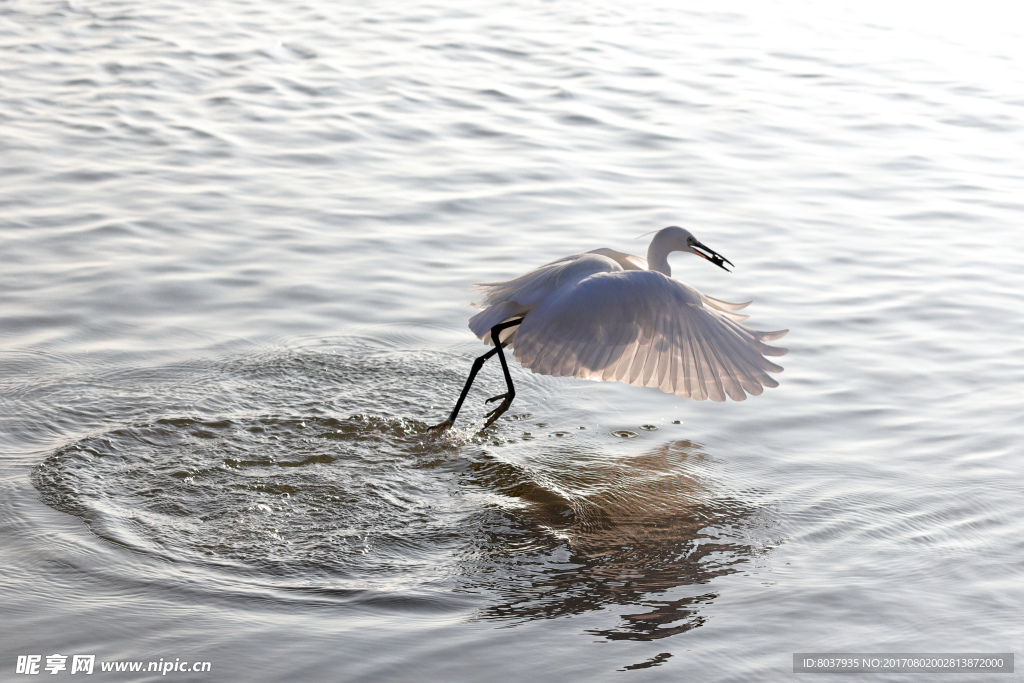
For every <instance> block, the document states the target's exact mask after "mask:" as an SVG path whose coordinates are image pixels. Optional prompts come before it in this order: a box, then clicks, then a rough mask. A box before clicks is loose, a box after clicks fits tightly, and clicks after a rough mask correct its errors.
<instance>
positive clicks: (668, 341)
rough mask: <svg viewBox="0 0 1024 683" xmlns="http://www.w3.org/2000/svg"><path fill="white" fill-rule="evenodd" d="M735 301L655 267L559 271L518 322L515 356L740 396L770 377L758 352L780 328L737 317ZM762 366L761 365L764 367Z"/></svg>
mask: <svg viewBox="0 0 1024 683" xmlns="http://www.w3.org/2000/svg"><path fill="white" fill-rule="evenodd" d="M735 308H738V306H737V305H735V304H727V303H725V302H720V301H717V300H715V299H710V298H709V297H705V296H704V295H702V294H701V293H700V292H698V291H697V290H696V289H694V288H693V287H690V286H688V285H685V284H683V283H682V282H679V281H678V280H674V279H672V278H670V277H666V276H665V275H663V274H661V273H658V272H654V271H641V270H628V271H617V272H602V273H596V274H593V275H590V276H589V277H585V278H583V279H581V280H575V281H567V282H565V284H564V286H561V287H559V288H557V289H556V290H555V291H552V292H549V293H548V294H547V295H546V296H545V297H544V298H543V299H541V300H540V301H538V302H537V303H536V304H535V305H534V306H533V307H532V308H531V309H530V311H529V315H527V316H526V318H525V319H524V320H523V323H522V325H520V326H519V328H518V330H517V331H516V334H515V338H514V341H513V344H514V347H515V356H516V359H518V360H519V362H520V363H521V364H522V365H523V366H524V367H527V368H530V369H531V370H533V371H534V372H538V373H543V374H546V375H555V376H562V377H579V378H581V379H592V380H604V381H608V380H614V381H618V382H625V383H627V384H632V385H635V386H645V387H657V388H659V389H661V390H662V391H664V392H667V393H674V394H676V395H677V396H680V397H683V398H686V397H689V398H694V399H697V400H704V399H708V398H710V399H711V400H713V401H724V400H725V397H726V396H727V395H728V396H729V397H730V398H732V399H733V400H736V401H742V400H743V399H745V398H746V397H747V396H746V395H747V394H748V393H749V394H753V395H755V396H756V395H759V394H760V393H761V392H762V391H764V387H775V386H778V382H776V381H775V380H774V379H772V378H771V377H770V376H769V375H768V374H767V372H780V371H781V370H782V368H781V367H779V366H778V365H776V364H774V363H772V362H771V361H769V360H768V359H766V358H765V357H764V356H766V355H767V356H780V355H782V354H784V353H786V349H781V348H777V347H772V346H768V345H767V344H764V343H763V342H764V341H765V340H771V339H777V338H779V337H781V336H782V335H784V334H785V333H786V331H785V330H781V331H779V332H758V331H755V330H751V329H750V328H748V327H746V326H744V325H742V324H740V322H739V320H740V319H742V318H743V317H744V316H741V315H740V314H736V313H731V310H732V309H735ZM766 371H767V372H766Z"/></svg>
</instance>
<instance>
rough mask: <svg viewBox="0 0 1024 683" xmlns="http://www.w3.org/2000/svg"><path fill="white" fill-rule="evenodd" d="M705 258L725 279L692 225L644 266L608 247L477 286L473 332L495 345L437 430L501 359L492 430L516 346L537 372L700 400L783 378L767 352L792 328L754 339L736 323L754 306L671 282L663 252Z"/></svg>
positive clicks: (652, 252)
mask: <svg viewBox="0 0 1024 683" xmlns="http://www.w3.org/2000/svg"><path fill="white" fill-rule="evenodd" d="M675 251H682V252H687V253H690V254H695V255H697V256H700V257H702V258H704V259H706V260H708V261H710V262H711V263H713V264H715V265H716V266H719V267H721V268H722V269H723V270H725V271H726V272H729V269H728V268H726V267H725V264H726V263H728V264H729V265H733V263H732V261H729V260H728V259H726V258H725V257H723V256H721V255H720V254H718V253H717V252H716V251H714V250H713V249H710V248H708V247H706V246H704V245H703V244H701V243H700V242H699V241H697V239H696V238H695V237H694V236H693V235H692V234H690V232H689V231H688V230H684V229H682V228H679V227H676V226H672V227H668V228H665V229H663V230H659V231H658V233H657V234H656V235H655V236H654V239H652V240H651V245H650V247H649V248H648V249H647V260H646V261H644V259H642V258H640V257H638V256H633V255H632V254H624V253H622V252H619V251H615V250H613V249H595V250H593V251H588V252H586V253H583V254H574V255H572V256H566V257H565V258H561V259H558V260H557V261H552V262H551V263H548V264H547V265H544V266H541V267H539V268H535V269H533V270H531V271H530V272H528V273H525V274H523V275H520V276H519V277H517V278H513V279H511V280H505V281H504V282H483V283H480V284H478V285H476V286H477V287H478V288H479V289H481V290H482V291H483V292H484V300H483V303H482V304H476V305H477V306H479V307H480V308H483V309H484V310H482V311H481V312H480V313H477V314H476V315H474V316H473V317H472V318H470V320H469V328H470V329H471V330H472V331H473V333H474V334H476V336H478V337H480V339H482V340H483V341H484V343H485V344H488V345H494V348H493V349H491V350H490V351H488V352H487V353H485V354H484V355H482V356H480V357H479V358H477V359H476V360H475V361H474V362H473V367H472V369H471V370H470V373H469V378H468V379H467V380H466V384H465V386H464V387H463V389H462V394H461V395H460V396H459V400H458V402H456V404H455V409H454V410H452V412H451V415H449V416H448V419H447V420H445V421H444V422H442V423H441V424H439V425H436V426H434V427H432V428H431V430H432V431H434V432H441V431H443V430H445V429H447V428H449V427H451V426H452V424H453V423H454V422H455V418H456V416H457V415H458V414H459V409H460V408H462V402H463V401H464V400H465V399H466V394H467V393H469V388H470V387H471V386H472V384H473V379H474V378H475V377H476V374H477V372H479V371H480V368H481V367H483V364H484V362H485V361H486V360H487V359H488V358H490V357H491V356H493V355H495V354H497V355H498V359H499V360H500V361H501V369H502V371H503V372H504V374H505V383H506V385H507V387H508V391H507V392H506V393H504V394H501V395H499V396H495V397H493V398H489V399H487V402H488V403H490V402H491V401H496V400H498V399H501V403H500V404H499V405H498V407H497V408H495V409H494V410H492V411H491V412H489V413H488V414H487V417H488V420H487V422H486V424H484V428H486V427H488V426H489V425H490V424H491V423H493V422H494V421H495V420H496V419H498V417H499V416H500V415H501V414H502V413H504V412H505V411H506V410H508V407H509V405H511V403H512V399H514V398H515V388H514V387H513V385H512V376H511V375H510V374H509V371H508V364H507V362H506V361H505V354H504V353H503V352H502V347H512V348H513V349H514V351H515V358H516V360H518V361H519V363H520V364H521V365H522V366H523V367H525V368H529V369H530V370H532V371H533V372H538V373H541V374H545V375H555V376H558V377H579V378H581V379H590V380H596V381H608V380H614V381H616V382H625V383H627V384H632V385H634V386H644V387H656V388H658V389H661V390H662V391H664V392H667V393H673V394H675V395H677V396H679V397H681V398H694V399H697V400H698V401H703V400H704V399H711V400H712V401H724V400H725V397H726V396H728V397H729V398H731V399H733V400H735V401H742V400H744V399H745V398H746V397H747V394H753V395H754V396H757V395H759V394H760V393H761V392H762V391H764V387H776V386H778V382H776V381H775V380H774V379H772V378H771V377H770V376H769V375H768V374H767V372H781V371H782V368H781V367H780V366H778V365H776V364H775V363H772V362H771V361H769V360H768V359H767V358H765V356H781V355H783V354H784V353H786V349H783V348H778V347H774V346H768V345H767V344H765V343H764V342H765V341H770V340H772V339H778V338H779V337H781V336H783V335H784V334H786V332H788V330H779V331H777V332H759V331H756V330H752V329H750V328H748V327H746V326H745V325H742V324H740V322H741V321H743V320H746V319H747V318H748V317H749V316H746V315H743V314H741V313H736V311H738V310H740V309H741V308H744V307H745V306H748V305H749V304H750V302H749V301H748V302H747V303H743V304H732V303H728V302H725V301H719V300H718V299H713V298H711V297H709V296H707V295H705V294H702V293H701V292H699V291H698V290H696V289H694V288H693V287H690V286H689V285H687V284H684V283H682V282H680V281H679V280H675V279H673V278H672V270H671V268H669V265H668V255H669V254H671V253H672V252H675Z"/></svg>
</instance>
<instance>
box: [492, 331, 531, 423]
mask: <svg viewBox="0 0 1024 683" xmlns="http://www.w3.org/2000/svg"><path fill="white" fill-rule="evenodd" d="M521 322H523V319H522V318H520V319H519V320H516V321H515V324H516V325H518V324H519V323H521ZM505 327H511V326H510V325H508V324H507V323H503V324H502V325H495V326H494V327H492V328H491V339H492V340H493V341H494V350H495V351H497V352H498V360H500V361H501V371H502V372H504V373H505V386H507V387H508V391H507V392H505V393H504V394H499V395H497V396H492V397H490V398H489V399H487V400H486V401H485V403H490V402H491V401H497V400H498V399H499V398H500V399H501V403H499V404H498V407H497V408H495V409H494V410H492V411H491V412H489V413H487V422H485V423H484V426H483V428H484V429H487V428H488V427H490V426H491V425H492V424H494V421H495V420H497V419H498V418H499V417H501V414H502V413H504V412H505V411H506V410H508V407H509V406H510V405H512V399H514V398H515V397H516V388H515V387H514V386H512V375H510V374H509V372H508V363H507V362H506V361H505V352H504V351H502V350H501V342H500V341H498V335H500V334H501V331H502V330H503V329H505Z"/></svg>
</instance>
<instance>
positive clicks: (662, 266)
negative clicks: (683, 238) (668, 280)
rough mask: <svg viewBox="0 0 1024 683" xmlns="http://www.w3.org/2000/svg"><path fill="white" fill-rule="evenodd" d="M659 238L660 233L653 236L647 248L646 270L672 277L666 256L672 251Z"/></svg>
mask: <svg viewBox="0 0 1024 683" xmlns="http://www.w3.org/2000/svg"><path fill="white" fill-rule="evenodd" d="M659 238H661V233H658V234H657V235H655V236H654V239H653V240H651V246H649V247H647V269H648V270H656V271H658V272H659V273H662V274H663V275H667V276H669V277H672V269H671V268H670V267H669V265H668V255H669V254H670V253H672V249H671V248H670V247H669V245H668V244H666V241H665V240H664V239H659Z"/></svg>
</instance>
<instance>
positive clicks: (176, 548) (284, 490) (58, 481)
mask: <svg viewBox="0 0 1024 683" xmlns="http://www.w3.org/2000/svg"><path fill="white" fill-rule="evenodd" d="M420 431H421V427H420V426H418V425H413V424H410V423H408V422H406V421H404V420H400V419H382V418H378V417H363V416H353V417H350V418H347V419H335V418H281V417H256V418H248V419H243V418H236V419H224V420H197V419H189V418H183V419H162V420H157V421H155V422H152V423H149V424H144V425H138V426H133V427H126V428H123V429H117V430H114V431H111V432H107V433H104V434H101V435H97V436H93V437H90V438H87V439H84V440H82V441H79V442H77V443H74V444H71V445H69V446H66V447H64V448H61V449H59V450H57V451H56V452H54V453H53V454H52V455H50V456H49V457H48V458H46V460H44V461H43V462H42V463H41V464H40V465H39V466H38V467H37V468H36V470H35V473H34V483H35V485H36V487H37V488H38V489H39V490H40V492H41V493H42V496H43V500H44V501H45V502H46V503H48V504H49V505H51V506H53V507H55V508H57V509H60V510H63V511H65V512H69V513H71V514H75V515H78V516H80V517H82V518H83V519H84V520H85V521H86V522H87V523H88V524H89V526H90V528H91V529H92V530H93V531H94V532H95V533H96V534H97V535H99V536H101V537H104V538H107V539H108V540H112V541H115V542H117V543H120V544H123V545H127V546H130V547H133V548H137V549H141V550H146V551H148V552H155V553H159V554H161V555H166V556H168V557H171V558H173V559H174V560H175V561H182V560H188V559H191V560H195V561H201V562H203V563H210V562H215V563H222V564H244V565H247V566H250V567H253V568H257V569H259V570H260V571H262V572H268V573H272V574H284V575H287V574H290V573H293V572H301V573H302V574H303V575H304V576H309V574H310V572H311V571H312V572H313V573H314V574H315V573H317V572H322V573H325V574H330V575H332V576H334V577H359V576H363V577H364V578H365V577H367V576H370V575H374V574H376V572H377V571H378V570H380V569H381V567H382V566H386V567H387V568H388V572H387V573H388V574H389V575H391V576H392V577H393V576H394V575H395V574H396V573H401V571H402V570H403V568H416V569H417V570H419V571H422V570H423V569H424V564H425V563H424V559H425V557H426V556H429V555H430V554H431V553H432V552H434V551H436V549H437V548H438V547H439V546H444V545H445V544H446V543H447V542H448V541H449V540H451V539H452V529H454V528H455V527H456V526H457V525H458V521H459V518H460V515H461V513H460V511H459V510H458V506H457V505H454V506H453V505H452V499H451V495H450V491H449V488H448V486H447V485H446V478H445V477H444V476H437V475H436V473H434V472H432V471H431V468H430V467H429V466H427V467H424V463H423V462H420V460H421V458H420V457H419V456H423V455H424V454H425V450H424V449H425V448H426V447H425V446H424V445H423V444H422V442H421V441H420V437H419V433H420ZM421 578H422V577H421Z"/></svg>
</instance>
